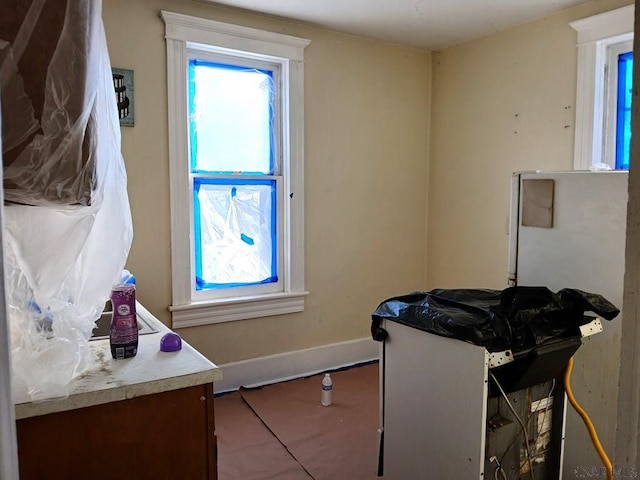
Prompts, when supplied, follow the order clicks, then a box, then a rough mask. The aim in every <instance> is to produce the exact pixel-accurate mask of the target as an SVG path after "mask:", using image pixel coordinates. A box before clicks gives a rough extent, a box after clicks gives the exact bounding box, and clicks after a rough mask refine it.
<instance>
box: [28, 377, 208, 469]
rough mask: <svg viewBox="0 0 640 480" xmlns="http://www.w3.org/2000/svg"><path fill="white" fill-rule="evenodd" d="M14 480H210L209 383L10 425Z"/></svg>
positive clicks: (44, 416)
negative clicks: (13, 434)
mask: <svg viewBox="0 0 640 480" xmlns="http://www.w3.org/2000/svg"><path fill="white" fill-rule="evenodd" d="M17 437H18V460H19V466H20V479H21V480H42V479H44V478H77V479H91V480H100V479H104V480H113V479H115V478H127V479H156V478H185V479H189V480H196V479H203V480H205V479H206V480H215V479H216V438H215V428H214V415H213V384H206V385H198V386H195V387H189V388H184V389H180V390H172V391H168V392H163V393H158V394H153V395H145V396H141V397H136V398H132V399H130V400H123V401H120V402H113V403H107V404H104V405H97V406H93V407H87V408H81V409H77V410H70V411H67V412H60V413H53V414H50V415H42V416H39V417H32V418H25V419H21V420H18V421H17Z"/></svg>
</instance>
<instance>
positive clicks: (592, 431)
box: [564, 357, 613, 480]
mask: <svg viewBox="0 0 640 480" xmlns="http://www.w3.org/2000/svg"><path fill="white" fill-rule="evenodd" d="M572 369H573V357H571V358H570V359H569V361H568V362H567V368H566V370H565V372H564V390H565V392H566V394H567V398H568V399H569V402H570V403H571V406H572V407H573V409H574V410H575V411H576V412H577V413H578V415H580V417H582V421H583V422H584V424H585V426H586V427H587V430H588V431H589V436H590V437H591V442H592V443H593V446H594V447H595V448H596V450H597V452H598V455H599V456H600V459H601V460H602V461H603V462H604V466H605V468H606V469H607V480H613V465H612V463H611V460H609V457H608V456H607V454H606V452H605V451H604V448H602V444H601V443H600V439H599V438H598V433H597V432H596V428H595V427H594V426H593V423H592V422H591V419H590V418H589V415H587V412H585V411H584V409H583V408H582V407H581V406H580V405H579V404H578V402H577V401H576V399H575V397H574V396H573V391H572V390H571V370H572Z"/></svg>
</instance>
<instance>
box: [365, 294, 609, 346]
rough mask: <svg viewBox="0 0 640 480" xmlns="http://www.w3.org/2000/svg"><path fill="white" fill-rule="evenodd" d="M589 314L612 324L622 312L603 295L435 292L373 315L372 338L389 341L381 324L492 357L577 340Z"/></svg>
mask: <svg viewBox="0 0 640 480" xmlns="http://www.w3.org/2000/svg"><path fill="white" fill-rule="evenodd" d="M586 312H593V313H595V314H597V315H598V316H600V317H602V318H604V319H606V320H612V319H613V318H615V317H616V316H617V315H618V314H619V313H620V310H619V309H618V308H616V306H615V305H613V304H612V303H611V302H609V301H608V300H607V299H606V298H604V297H603V296H601V295H598V294H593V293H588V292H583V291H581V290H576V289H570V288H565V289H562V290H560V291H559V292H558V293H553V292H552V291H551V290H549V289H548V288H546V287H510V288H507V289H505V290H489V289H452V290H447V289H435V290H431V291H429V292H417V293H411V294H409V295H404V296H399V297H394V298H390V299H388V300H385V301H384V302H382V303H381V304H380V305H379V306H378V308H377V309H376V310H375V312H373V314H372V323H371V334H372V336H373V338H374V340H377V341H383V340H384V338H385V336H386V332H385V331H384V330H383V329H382V328H381V320H383V319H385V320H390V321H393V322H397V323H400V324H403V325H407V326H410V327H413V328H416V329H418V330H423V331H426V332H429V333H433V334H436V335H440V336H443V337H450V338H455V339H458V340H463V341H466V342H469V343H473V344H475V345H479V346H483V347H486V348H487V350H489V351H491V352H497V351H503V350H507V349H511V350H514V351H519V350H524V349H527V348H532V347H535V346H537V345H541V344H543V343H544V342H546V341H548V340H550V339H553V338H562V337H564V336H572V335H577V334H578V331H577V329H578V328H579V326H580V325H584V324H586V323H589V321H591V318H589V317H586V316H585V313H586Z"/></svg>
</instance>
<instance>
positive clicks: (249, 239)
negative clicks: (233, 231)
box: [240, 233, 256, 245]
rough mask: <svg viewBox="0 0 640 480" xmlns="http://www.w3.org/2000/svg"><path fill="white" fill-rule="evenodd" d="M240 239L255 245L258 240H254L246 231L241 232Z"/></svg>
mask: <svg viewBox="0 0 640 480" xmlns="http://www.w3.org/2000/svg"><path fill="white" fill-rule="evenodd" d="M240 240H242V241H243V242H244V243H246V244H247V245H253V244H254V243H256V242H254V241H253V238H251V237H250V236H248V235H245V234H244V233H241V234H240Z"/></svg>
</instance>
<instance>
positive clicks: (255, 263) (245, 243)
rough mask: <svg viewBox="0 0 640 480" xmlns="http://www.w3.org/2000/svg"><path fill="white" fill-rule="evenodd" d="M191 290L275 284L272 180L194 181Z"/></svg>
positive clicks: (273, 193)
mask: <svg viewBox="0 0 640 480" xmlns="http://www.w3.org/2000/svg"><path fill="white" fill-rule="evenodd" d="M194 226H195V228H194V230H195V238H194V240H195V253H196V255H195V260H196V289H197V290H204V289H214V288H228V287H237V286H243V285H255V284H261V283H272V282H277V281H278V272H277V261H276V251H277V250H276V244H277V241H276V182H275V180H221V179H206V178H196V179H194Z"/></svg>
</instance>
